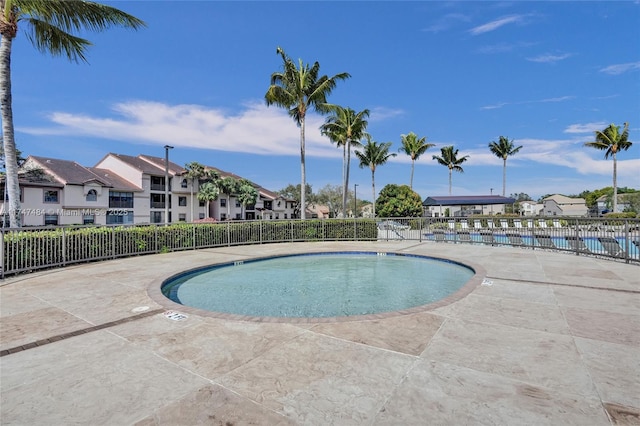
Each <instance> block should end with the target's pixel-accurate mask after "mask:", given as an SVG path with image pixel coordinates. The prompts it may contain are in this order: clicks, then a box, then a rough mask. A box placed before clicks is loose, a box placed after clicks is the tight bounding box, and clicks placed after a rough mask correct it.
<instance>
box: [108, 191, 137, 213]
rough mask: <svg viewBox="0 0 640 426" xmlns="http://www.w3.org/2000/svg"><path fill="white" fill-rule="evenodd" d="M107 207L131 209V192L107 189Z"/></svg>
mask: <svg viewBox="0 0 640 426" xmlns="http://www.w3.org/2000/svg"><path fill="white" fill-rule="evenodd" d="M109 208H112V209H118V208H122V209H132V208H133V192H118V191H109Z"/></svg>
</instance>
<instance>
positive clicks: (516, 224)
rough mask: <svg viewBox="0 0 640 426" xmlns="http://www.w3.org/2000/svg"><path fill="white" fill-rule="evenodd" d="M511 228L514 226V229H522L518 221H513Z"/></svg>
mask: <svg viewBox="0 0 640 426" xmlns="http://www.w3.org/2000/svg"><path fill="white" fill-rule="evenodd" d="M513 226H515V228H516V229H524V228H523V226H522V222H521V221H520V219H513Z"/></svg>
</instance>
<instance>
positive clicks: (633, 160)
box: [12, 1, 640, 199]
mask: <svg viewBox="0 0 640 426" xmlns="http://www.w3.org/2000/svg"><path fill="white" fill-rule="evenodd" d="M108 4H110V5H113V6H115V7H118V8H120V9H122V10H124V11H126V12H128V13H131V14H133V15H135V16H137V17H138V18H140V19H143V20H144V21H145V22H146V23H147V25H148V27H147V28H145V29H142V30H140V31H137V32H136V31H127V30H122V29H113V30H110V31H107V32H104V33H98V34H95V33H89V34H86V35H85V36H86V37H87V38H89V39H90V40H91V41H92V42H93V43H94V46H93V47H92V48H91V49H90V51H89V53H88V60H89V62H90V64H89V65H87V64H75V63H70V62H68V61H67V60H66V59H64V58H52V57H50V56H47V55H42V54H40V53H39V52H38V51H36V50H35V49H34V48H33V47H32V46H31V45H30V44H29V42H28V40H27V38H26V36H25V34H24V32H23V31H20V33H19V35H18V38H17V39H16V40H15V41H14V44H13V54H12V71H13V76H12V78H13V107H14V120H15V127H16V141H17V144H18V147H19V149H21V150H22V152H23V153H24V154H27V155H28V154H33V155H40V156H47V157H53V158H61V159H67V160H75V161H77V162H79V163H80V164H82V165H85V166H93V165H95V163H97V162H98V161H99V160H100V159H101V158H102V157H103V156H104V155H105V154H106V153H108V152H117V153H122V154H128V155H137V154H149V155H157V156H163V155H164V149H163V146H164V145H165V144H169V145H172V146H174V147H175V149H173V150H172V151H171V153H170V155H171V160H172V161H174V162H176V163H178V164H185V163H187V162H189V161H199V162H201V163H204V164H208V165H211V166H215V167H218V168H221V169H223V170H227V171H230V172H233V173H236V174H238V175H241V176H243V177H246V178H248V179H251V180H253V181H255V182H257V183H259V184H261V185H262V186H264V187H266V188H268V189H271V190H279V189H281V188H283V187H285V186H287V185H288V184H298V183H300V157H299V131H298V128H297V127H296V125H295V123H294V121H293V120H292V119H291V118H289V117H288V115H287V114H286V112H285V111H284V110H281V109H278V108H277V107H274V106H272V107H267V106H266V105H265V102H264V94H265V92H266V90H267V88H268V85H269V77H270V75H271V73H272V72H274V71H276V70H279V69H281V65H282V61H281V59H280V57H279V56H278V55H276V47H277V46H281V47H282V48H283V49H284V50H285V51H286V53H287V54H288V55H289V56H290V57H292V58H293V59H295V60H297V59H298V58H301V59H302V60H303V61H304V62H307V63H313V62H314V61H318V62H319V63H320V71H321V74H328V75H334V74H337V73H339V72H348V73H350V74H351V76H352V77H351V78H350V79H348V80H346V81H344V82H340V83H339V84H338V86H337V87H336V89H335V91H334V92H333V94H332V95H331V96H330V98H329V101H330V102H331V103H335V104H339V105H343V106H348V107H351V108H352V109H354V110H356V111H360V110H362V109H365V108H367V109H369V110H370V111H371V116H370V119H369V127H368V131H369V133H371V135H372V136H373V139H374V140H376V141H379V142H387V141H388V142H393V147H392V150H393V151H396V152H397V150H398V148H399V147H400V135H401V134H407V133H409V132H415V133H416V134H418V135H419V136H421V137H422V136H426V137H427V142H430V143H435V144H436V147H435V148H432V149H430V150H429V151H427V152H426V153H425V154H424V155H423V156H422V157H421V158H420V159H419V160H418V161H417V162H416V166H415V176H414V185H413V186H414V190H415V191H416V192H418V193H419V194H420V196H421V197H422V198H423V199H424V198H426V197H427V196H434V195H447V193H448V170H447V169H446V168H445V167H443V166H441V165H438V164H437V163H436V162H435V161H434V160H432V155H434V154H436V155H437V154H439V153H440V147H443V146H446V145H454V146H455V147H456V148H458V149H459V150H460V155H469V160H468V161H467V162H466V163H465V164H464V173H462V174H459V173H455V174H454V176H453V194H454V195H481V194H489V193H490V191H491V189H492V188H493V193H494V194H499V193H501V192H502V161H501V160H500V159H498V158H496V157H495V156H493V155H492V154H491V153H490V152H489V150H488V148H487V145H488V143H489V142H491V141H497V140H498V138H499V136H501V135H502V136H506V137H508V138H510V139H513V140H514V141H515V144H516V145H522V146H523V148H522V150H521V151H520V153H518V154H517V155H515V156H513V157H511V158H510V159H509V160H508V162H507V195H508V194H510V193H519V192H525V193H527V194H529V195H531V196H533V197H534V198H537V197H539V196H541V195H543V194H547V193H563V194H567V195H569V194H576V193H579V192H581V191H582V190H593V189H597V188H601V187H604V186H610V185H611V184H612V161H611V160H605V159H604V156H603V153H602V152H600V151H596V150H593V149H589V148H585V147H583V146H582V145H583V143H584V142H586V141H591V140H593V131H594V130H596V129H604V128H605V127H606V126H607V125H609V124H610V123H616V124H617V125H620V126H622V124H623V122H625V121H627V122H629V124H630V140H631V141H633V142H635V143H634V145H633V147H632V148H631V149H630V150H628V151H626V152H623V153H621V154H619V161H618V184H619V186H628V187H634V188H638V189H640V2H638V1H634V2H632V1H624V2H622V1H618V2H616V1H604V2H522V1H518V2H419V1H413V2H364V1H362V2H217V1H194V2H191V1H144V2H142V1H138V2H129V1H116V2H110V3H108ZM323 121H324V118H323V117H321V116H318V115H315V114H312V115H309V116H308V119H307V150H306V152H307V181H308V183H310V184H311V185H312V186H313V190H314V192H317V191H318V190H319V189H321V188H322V187H323V186H325V185H327V184H331V185H340V184H341V178H342V174H341V167H342V150H341V149H338V148H336V147H335V146H334V145H332V144H331V143H330V142H329V140H328V139H326V138H325V137H322V136H321V135H320V132H319V130H318V127H319V126H320V125H321V124H322V123H323ZM410 172H411V163H410V159H409V157H407V156H406V155H404V154H400V153H399V154H398V156H397V157H396V158H394V159H393V160H392V161H391V162H390V163H388V164H387V165H384V166H381V167H379V168H378V169H377V171H376V188H377V190H378V191H379V190H380V189H382V187H383V186H384V185H386V184H389V183H394V184H408V183H409V178H410ZM355 183H357V184H358V185H359V187H358V196H359V198H364V199H371V195H370V194H371V190H370V187H371V173H370V171H369V169H368V168H367V169H360V168H358V164H357V163H356V161H355V159H354V160H353V162H352V165H351V181H350V188H351V189H353V185H354V184H355Z"/></svg>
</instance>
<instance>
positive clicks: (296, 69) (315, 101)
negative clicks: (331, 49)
mask: <svg viewBox="0 0 640 426" xmlns="http://www.w3.org/2000/svg"><path fill="white" fill-rule="evenodd" d="M276 53H277V54H279V55H280V56H281V57H282V62H283V70H282V71H276V72H274V73H273V74H271V85H270V86H269V89H268V90H267V93H266V94H265V100H266V102H267V105H276V106H279V107H282V108H287V109H288V110H289V116H291V117H292V118H293V120H294V121H295V122H296V124H297V125H298V127H300V170H301V173H300V182H301V183H300V188H306V187H307V182H306V179H307V178H306V170H305V146H304V145H305V141H304V124H305V118H306V116H307V111H308V110H309V109H310V108H311V109H314V110H316V111H318V112H321V113H322V112H324V107H323V106H324V105H325V104H326V103H327V96H328V95H329V94H330V93H331V92H332V91H333V89H334V88H335V87H336V84H337V82H338V80H345V79H347V78H349V77H351V76H350V75H349V74H348V73H340V74H336V75H334V76H333V77H327V76H326V75H323V76H321V77H319V76H318V73H319V72H320V64H319V63H318V62H315V63H314V64H313V66H309V64H304V63H303V62H302V60H301V59H300V60H298V66H296V64H295V62H293V61H292V60H291V58H289V56H287V54H286V53H284V50H282V48H280V47H278V48H277V49H276ZM300 205H301V206H303V207H304V206H305V205H306V195H305V191H302V193H301V197H300ZM301 217H302V219H304V218H305V209H304V208H302V209H301Z"/></svg>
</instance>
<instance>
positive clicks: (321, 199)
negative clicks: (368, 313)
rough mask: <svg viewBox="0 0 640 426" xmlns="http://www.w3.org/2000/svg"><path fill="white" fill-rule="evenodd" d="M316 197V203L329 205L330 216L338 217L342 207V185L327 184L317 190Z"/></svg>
mask: <svg viewBox="0 0 640 426" xmlns="http://www.w3.org/2000/svg"><path fill="white" fill-rule="evenodd" d="M316 199H317V201H318V203H320V204H326V206H327V207H329V215H330V217H338V212H339V211H340V209H341V207H342V186H340V185H331V184H327V185H325V186H324V187H323V188H322V189H320V190H319V191H318V194H317V195H316Z"/></svg>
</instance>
